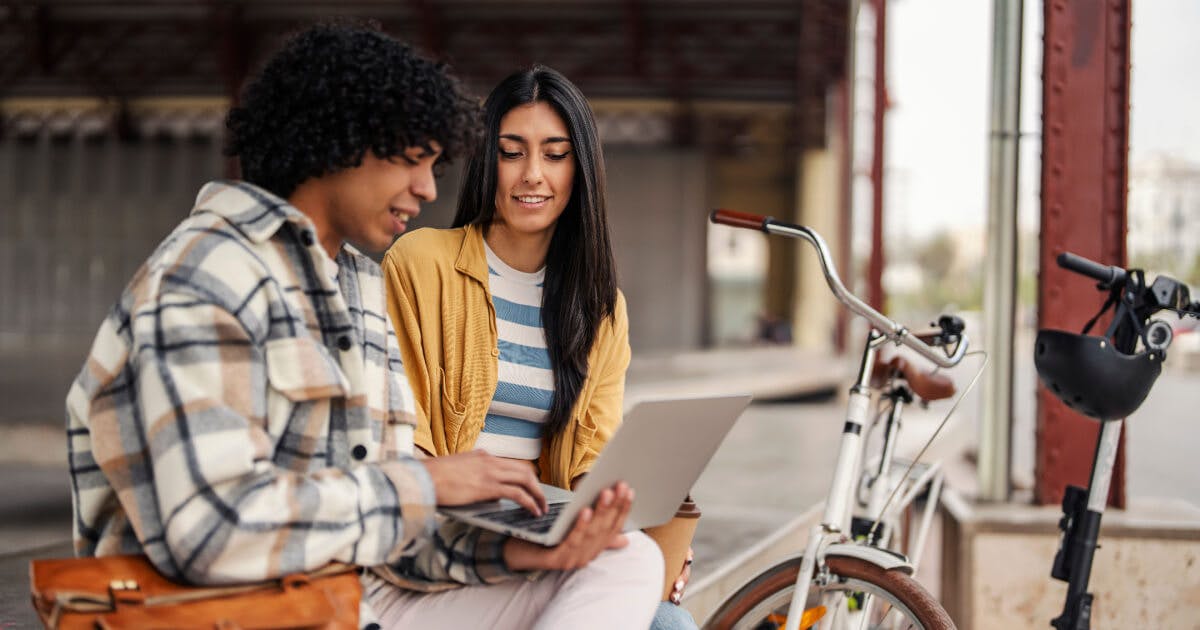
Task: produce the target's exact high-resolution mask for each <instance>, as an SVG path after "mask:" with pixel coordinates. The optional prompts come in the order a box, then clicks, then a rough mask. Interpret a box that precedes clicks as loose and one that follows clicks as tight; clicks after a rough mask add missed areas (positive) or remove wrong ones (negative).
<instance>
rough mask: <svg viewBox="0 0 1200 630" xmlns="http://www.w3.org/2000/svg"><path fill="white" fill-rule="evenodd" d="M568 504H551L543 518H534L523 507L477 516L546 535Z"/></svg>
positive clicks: (564, 502) (477, 515)
mask: <svg viewBox="0 0 1200 630" xmlns="http://www.w3.org/2000/svg"><path fill="white" fill-rule="evenodd" d="M566 505H567V502H566V501H563V502H560V503H551V504H550V506H549V508H548V509H547V510H546V513H545V514H543V515H541V516H534V515H533V514H532V513H531V512H530V511H529V510H526V509H525V508H523V507H517V508H509V509H507V510H497V511H495V512H484V513H482V514H476V515H475V516H476V517H477V518H485V519H487V520H489V521H494V522H496V523H503V524H505V525H511V526H513V527H516V528H520V529H527V530H529V531H533V532H537V533H539V534H544V533H546V532H548V531H550V528H551V527H553V526H554V521H556V520H558V514H559V513H560V512H562V509H563V508H564V507H566Z"/></svg>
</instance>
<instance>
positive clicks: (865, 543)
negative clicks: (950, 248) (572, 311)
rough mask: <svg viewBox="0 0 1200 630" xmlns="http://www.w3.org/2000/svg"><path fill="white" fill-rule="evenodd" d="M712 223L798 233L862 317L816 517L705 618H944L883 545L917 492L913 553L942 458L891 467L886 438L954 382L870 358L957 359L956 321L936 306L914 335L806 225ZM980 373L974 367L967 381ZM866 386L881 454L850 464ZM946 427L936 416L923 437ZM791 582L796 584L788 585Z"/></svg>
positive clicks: (803, 622)
mask: <svg viewBox="0 0 1200 630" xmlns="http://www.w3.org/2000/svg"><path fill="white" fill-rule="evenodd" d="M711 221H712V222H713V223H718V224H723V225H728V226H732V227H738V228H747V229H754V230H761V231H763V232H766V233H767V234H774V235H781V236H789V237H793V238H800V239H803V240H805V241H807V242H808V243H809V244H811V245H812V246H813V247H814V248H815V249H816V252H817V258H818V260H819V261H820V263H821V268H822V270H823V272H824V275H825V281H826V284H828V285H829V288H830V289H831V290H832V292H833V294H834V296H835V297H836V298H837V299H838V300H839V301H840V302H842V304H844V305H845V306H846V308H848V309H849V310H850V311H851V312H853V313H855V314H857V315H859V316H861V317H863V318H864V319H866V320H867V322H868V323H869V324H870V329H869V331H868V333H867V339H866V343H865V345H864V348H863V353H862V359H861V362H860V363H859V368H858V373H857V377H856V379H855V382H854V385H853V386H852V387H851V388H850V394H849V401H848V408H847V413H846V423H845V425H844V427H843V431H842V436H841V444H840V447H839V452H838V457H837V463H836V465H835V472H834V476H833V481H832V483H831V486H830V491H829V495H828V497H827V499H826V501H825V506H824V512H823V515H822V518H821V521H820V523H819V524H817V525H814V526H813V527H812V529H811V530H810V533H809V537H808V541H807V544H806V546H805V549H804V551H803V553H801V554H800V555H795V556H792V557H789V558H785V559H783V560H782V561H780V562H778V563H777V564H775V565H774V566H772V567H770V568H768V569H766V570H765V571H763V572H762V573H760V574H758V575H757V576H755V577H754V578H751V579H750V580H749V581H748V582H747V583H745V584H744V585H743V586H741V587H740V588H739V589H737V590H736V591H735V592H734V594H733V595H731V596H730V597H729V598H727V599H726V600H725V601H724V602H723V603H722V604H721V605H719V606H718V607H717V610H716V611H715V612H714V613H713V614H712V615H710V616H709V618H708V619H707V620H706V622H705V624H704V628H706V629H714V630H717V629H719V630H725V629H729V628H733V629H736V630H741V629H754V630H762V629H772V630H773V629H777V628H780V627H783V628H786V630H802V629H806V628H813V627H818V626H817V625H816V624H819V627H820V628H822V629H829V628H837V629H841V628H919V629H924V630H941V629H944V628H954V623H953V622H952V621H951V619H950V617H949V615H948V614H947V613H946V611H945V610H944V609H943V608H942V607H941V606H940V605H939V604H938V603H937V601H936V600H935V599H934V598H933V597H932V596H931V595H930V594H929V593H928V592H927V591H926V590H925V589H924V588H923V587H922V586H921V585H920V584H919V583H918V582H916V580H914V579H913V577H912V575H913V573H914V570H915V567H914V565H913V563H912V562H910V561H909V559H908V558H907V557H906V556H905V555H904V554H902V553H899V552H897V551H895V550H894V549H892V547H893V546H894V545H893V544H892V543H893V542H894V541H895V540H897V539H899V538H900V536H899V535H898V531H899V530H900V529H901V522H900V516H899V515H900V514H901V512H903V511H905V510H906V509H907V507H908V506H909V505H911V504H913V502H914V501H916V499H917V498H918V496H920V495H922V494H924V495H927V497H926V506H925V510H924V513H923V515H922V520H921V524H920V525H919V526H918V528H917V543H916V545H915V548H916V549H917V550H918V553H919V549H920V548H921V547H923V546H924V540H925V536H926V534H927V533H928V529H929V523H930V521H931V519H932V516H933V514H932V508H933V506H934V505H936V503H937V495H938V493H939V492H940V490H941V485H942V473H941V468H940V466H938V465H937V464H926V465H924V466H922V467H918V465H917V463H916V462H918V461H919V460H920V454H918V456H917V457H916V458H914V461H913V462H912V463H909V464H908V466H907V467H906V468H904V470H903V472H900V470H901V468H902V466H898V465H897V464H898V463H900V462H899V461H898V460H897V459H896V457H895V446H896V441H897V437H898V433H899V427H900V418H901V413H902V411H903V408H904V406H905V405H906V404H909V403H911V402H913V401H914V399H915V398H921V399H924V400H940V399H943V398H949V397H950V396H952V395H953V394H954V386H953V383H951V382H950V381H949V379H947V378H946V377H945V376H943V375H941V374H940V373H929V374H926V373H923V372H921V371H920V370H918V369H917V368H915V367H914V366H913V364H912V363H910V362H908V361H905V360H901V361H896V360H893V361H892V362H891V363H888V364H880V362H878V360H877V358H878V357H877V353H878V351H879V350H880V349H881V348H882V347H884V346H885V345H887V344H894V345H897V346H905V347H907V348H909V349H910V350H912V351H913V352H915V353H916V354H917V355H919V356H920V357H922V358H924V359H925V360H928V361H930V362H932V363H933V364H934V365H936V366H938V367H941V368H951V367H954V366H957V365H958V364H959V363H960V362H961V361H962V359H963V358H964V357H965V356H967V355H968V352H967V349H968V347H969V340H968V338H967V336H966V335H965V334H964V332H963V331H964V328H965V326H964V324H963V322H962V320H961V319H959V318H958V317H955V316H950V315H943V316H942V317H940V318H939V319H938V321H937V323H936V328H935V329H933V330H931V331H929V332H927V333H923V334H918V333H914V332H913V331H910V330H909V329H908V328H906V327H905V326H903V325H902V324H899V323H897V322H895V321H893V320H891V319H889V318H887V317H886V316H884V315H882V314H881V313H879V312H878V311H876V310H875V309H873V308H871V307H870V306H869V305H867V304H865V303H864V302H863V301H862V300H860V299H859V298H857V297H856V296H854V295H853V294H851V293H850V292H849V291H848V290H847V289H846V288H845V286H844V285H843V284H842V281H841V279H840V278H839V277H838V274H837V269H836V267H835V265H834V263H833V261H832V257H831V256H830V253H829V248H828V247H827V246H826V245H825V242H824V240H823V239H822V238H821V236H820V235H819V234H817V233H816V232H814V231H813V230H812V229H810V228H807V227H804V226H799V225H793V224H789V223H784V222H781V221H777V220H775V219H773V218H769V217H762V216H757V215H752V214H747V213H742V212H736V211H732V210H717V211H715V212H713V213H712V215H711ZM981 373H982V368H981V369H980V374H981ZM873 376H875V377H876V379H875V383H874V384H873V382H872V377H873ZM880 376H882V377H883V378H879V377H880ZM978 378H979V374H976V375H975V380H976V381H977V380H978ZM973 385H974V381H972V383H971V386H973ZM969 388H970V386H968V390H969ZM874 390H878V391H879V392H880V405H881V409H882V411H880V412H879V413H877V414H876V416H875V421H873V422H870V425H869V427H874V426H876V425H877V424H878V422H877V421H878V420H879V419H880V418H883V417H884V416H886V421H885V422H884V424H883V425H882V426H883V436H882V446H881V448H880V451H879V455H878V457H877V458H876V459H874V460H873V461H872V462H870V463H869V465H868V466H867V467H866V469H864V468H862V467H861V466H860V463H861V461H862V456H863V452H864V448H865V445H866V441H867V440H866V438H867V437H869V433H870V428H868V435H866V436H864V435H863V429H864V426H868V421H869V418H868V415H869V413H870V404H871V397H872V391H874ZM964 394H965V392H964ZM961 400H962V396H960V397H959V399H958V401H961ZM957 404H958V403H957V402H956V403H955V407H957ZM953 411H954V409H953V408H952V409H951V410H950V413H953ZM948 418H949V414H948V415H947V419H948ZM944 425H945V420H943V421H942V424H941V425H939V426H938V428H937V429H936V430H935V431H934V434H933V436H932V437H931V438H930V442H932V440H933V438H935V437H936V436H937V433H938V432H939V431H940V430H941V427H942V426H944ZM927 447H928V443H927V444H926V448H927ZM923 453H924V449H922V450H921V454H923ZM897 473H899V474H897ZM864 492H865V494H866V495H867V498H865V499H864V498H863V497H862V495H863V494H864ZM897 499H899V500H897ZM856 503H857V508H858V509H855V507H856ZM801 585H802V586H803V588H798V586H801ZM791 611H800V612H799V613H798V614H791Z"/></svg>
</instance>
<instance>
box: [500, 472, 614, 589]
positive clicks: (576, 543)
mask: <svg viewBox="0 0 1200 630" xmlns="http://www.w3.org/2000/svg"><path fill="white" fill-rule="evenodd" d="M632 505H633V489H631V488H630V487H629V486H627V485H625V483H624V482H622V483H618V484H617V485H615V486H613V487H612V488H609V489H605V490H604V491H603V492H601V493H600V496H599V497H598V498H597V499H596V504H595V506H593V507H591V508H584V509H583V510H581V511H580V512H579V516H578V517H576V518H575V526H574V527H572V528H571V532H570V533H569V534H567V537H566V538H564V539H563V541H562V542H561V543H559V544H558V545H557V546H555V547H543V546H541V545H538V544H534V543H531V542H526V541H524V540H518V539H516V538H510V539H509V540H508V541H507V542H505V543H504V561H505V563H506V564H507V565H508V568H509V569H510V570H512V571H530V570H536V569H545V570H562V571H569V570H572V569H579V568H581V567H583V566H585V565H587V563H589V562H591V561H592V560H593V559H595V557H596V556H598V555H600V552H601V551H604V550H605V549H620V548H621V547H624V546H625V545H627V544H629V540H628V539H627V538H625V535H624V534H622V533H621V528H622V527H624V525H625V517H626V516H628V515H629V509H630V507H631V506H632Z"/></svg>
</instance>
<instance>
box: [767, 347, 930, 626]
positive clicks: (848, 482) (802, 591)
mask: <svg viewBox="0 0 1200 630" xmlns="http://www.w3.org/2000/svg"><path fill="white" fill-rule="evenodd" d="M887 342H888V339H887V337H886V336H884V335H883V334H881V333H879V332H878V331H876V330H874V329H872V330H871V331H870V332H869V333H868V335H867V342H866V344H865V346H864V348H863V354H862V360H861V361H860V363H859V368H858V373H857V376H856V378H855V382H854V385H853V386H852V387H851V388H850V394H849V402H848V405H847V412H846V418H845V424H844V425H843V428H842V435H841V440H840V445H839V449H838V456H837V463H836V465H835V469H834V476H833V481H832V482H831V484H830V489H829V494H828V497H827V499H826V501H825V509H824V512H823V514H822V517H821V521H820V522H819V523H818V524H816V525H814V526H813V527H812V529H811V530H810V531H809V536H808V542H807V544H806V547H805V550H804V555H803V557H802V559H801V564H800V571H799V573H798V574H797V576H796V588H795V590H794V591H793V592H792V602H791V610H804V606H805V604H806V599H807V596H808V587H807V585H808V584H809V583H810V582H811V581H812V579H813V577H814V576H816V577H817V579H818V580H820V579H821V575H822V568H823V567H824V560H825V557H826V556H827V554H828V553H830V552H831V548H832V547H833V546H834V545H838V544H839V543H843V542H846V541H848V539H849V534H850V533H851V531H852V530H851V522H852V518H853V513H854V507H855V504H856V503H857V501H856V499H855V497H856V493H857V483H858V480H859V479H860V475H861V473H862V471H863V468H862V458H863V452H864V450H865V448H866V441H865V440H864V439H863V435H862V433H863V428H864V427H865V426H866V425H867V423H868V415H869V413H870V404H871V388H870V378H871V368H872V366H873V365H874V363H875V356H876V354H877V352H878V349H879V348H880V347H881V346H882V345H884V344H885V343H887ZM901 413H902V407H901V406H897V407H893V409H892V410H891V412H890V413H889V417H888V421H887V426H886V428H885V430H886V433H885V435H884V438H883V445H882V449H881V451H882V452H881V454H880V458H879V461H878V462H875V463H874V468H875V469H876V472H877V475H878V477H877V482H876V483H875V484H874V485H873V486H872V488H871V493H870V499H869V500H868V502H867V512H866V513H867V515H868V516H869V518H870V519H871V520H882V521H885V522H888V521H892V520H893V519H894V517H895V516H896V515H897V514H898V512H899V511H900V510H901V509H902V508H903V506H905V505H908V504H909V503H911V502H912V500H913V498H914V497H915V496H916V494H917V493H919V492H920V490H921V489H922V488H923V487H925V486H926V485H928V486H929V487H930V501H929V503H927V504H926V506H925V512H924V514H923V516H922V523H921V526H920V528H919V530H918V534H917V542H916V545H915V546H914V549H917V550H920V549H923V548H924V544H925V539H926V537H927V535H928V531H929V526H930V524H931V522H932V507H933V506H934V505H935V503H936V500H937V494H938V493H940V491H941V483H942V477H941V467H940V466H937V465H934V466H931V467H929V468H928V469H927V470H926V471H924V472H923V473H922V474H921V475H920V476H919V477H918V478H917V479H916V481H915V482H914V483H913V485H912V487H911V488H909V490H908V491H907V492H906V493H905V494H904V495H903V496H902V497H901V498H900V500H898V501H895V502H894V503H893V504H892V506H891V507H890V508H889V509H888V510H887V511H886V512H885V511H884V508H885V503H886V502H887V500H888V498H889V495H890V492H891V490H892V488H893V486H892V485H891V483H889V482H890V473H891V468H892V464H893V462H894V455H895V442H896V438H897V434H898V428H899V427H898V424H899V420H900V415H901ZM900 483H903V480H901V481H900ZM892 532H894V527H889V528H888V530H886V533H885V537H884V539H882V540H879V541H874V540H866V541H863V543H861V544H862V546H864V547H872V548H879V549H886V548H887V546H888V545H887V543H888V542H889V540H888V538H890V536H891V534H892ZM839 546H841V547H844V545H839ZM839 552H841V551H839ZM916 553H918V554H919V553H920V552H919V551H917V552H916ZM893 567H895V568H900V569H901V570H903V571H904V572H905V573H909V574H910V575H911V574H912V573H914V572H915V571H916V566H915V565H914V564H913V563H912V562H911V561H910V560H908V559H907V558H903V557H895V558H893V559H890V567H889V568H893ZM799 623H800V616H799V615H788V621H787V625H785V629H786V630H795V629H796V628H799Z"/></svg>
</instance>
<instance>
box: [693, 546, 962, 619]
mask: <svg viewBox="0 0 1200 630" xmlns="http://www.w3.org/2000/svg"><path fill="white" fill-rule="evenodd" d="M800 560H801V559H800V558H799V557H795V558H790V559H788V560H785V561H783V562H781V563H779V564H777V565H775V566H773V567H771V568H770V569H767V570H766V571H763V572H762V573H760V574H759V575H758V576H757V577H755V578H754V579H753V580H751V581H750V582H749V583H747V584H746V585H745V586H743V587H742V588H740V589H738V591H737V592H736V593H734V594H733V596H732V597H730V598H729V599H727V600H725V603H723V604H722V605H721V607H720V608H718V609H717V611H716V612H715V613H713V615H712V616H711V617H710V618H709V620H708V621H707V622H706V623H705V624H704V628H705V630H775V629H777V628H782V627H783V625H784V623H785V621H786V620H787V616H788V615H789V614H791V611H789V610H788V607H789V605H790V604H791V600H792V592H793V591H794V590H795V587H796V576H797V574H798V573H799V572H800ZM825 563H826V566H828V567H829V574H830V577H829V579H828V580H827V583H826V584H818V583H817V582H816V581H815V580H814V582H813V583H812V584H811V585H810V586H809V590H808V599H807V603H806V604H805V607H804V608H805V610H804V611H799V612H798V613H797V614H803V613H805V612H807V615H808V617H810V618H811V617H818V618H819V620H818V621H816V622H815V625H811V626H809V627H811V628H821V629H822V630H824V629H826V628H830V629H837V630H841V629H843V628H873V629H880V630H883V629H888V630H893V629H896V630H909V629H916V630H953V629H954V622H953V621H951V620H950V615H948V614H946V611H945V610H944V609H942V607H941V606H940V605H939V604H938V603H937V601H936V600H935V599H934V598H933V596H932V595H930V594H929V593H928V592H927V591H926V590H925V589H924V588H922V587H921V585H920V584H918V583H917V582H916V580H913V579H912V578H910V577H909V576H907V575H905V574H904V573H901V572H900V571H897V570H886V569H883V568H880V567H879V566H877V565H874V564H871V563H869V562H866V561H864V560H859V559H857V558H844V557H830V558H826V560H825ZM820 607H824V611H823V614H822V612H821V608H820ZM801 627H802V628H803V627H805V626H804V625H803V624H802V625H801Z"/></svg>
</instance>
